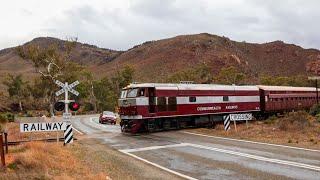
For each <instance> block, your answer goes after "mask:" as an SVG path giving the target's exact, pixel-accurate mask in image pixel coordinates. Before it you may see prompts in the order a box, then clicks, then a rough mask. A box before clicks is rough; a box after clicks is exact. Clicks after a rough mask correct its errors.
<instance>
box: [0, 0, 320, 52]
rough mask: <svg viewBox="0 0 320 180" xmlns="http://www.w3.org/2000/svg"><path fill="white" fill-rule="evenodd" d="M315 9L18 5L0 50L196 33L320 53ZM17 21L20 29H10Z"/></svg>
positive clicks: (285, 5) (181, 3)
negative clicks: (45, 42)
mask: <svg viewBox="0 0 320 180" xmlns="http://www.w3.org/2000/svg"><path fill="white" fill-rule="evenodd" d="M30 1H31V0H30ZM59 3H60V4H63V6H58V5H59ZM41 4H42V5H41ZM319 5H320V2H319V1H316V0H309V1H303V0H290V1H289V0H281V1H276V0H268V1H263V2H262V1H256V0H230V1H219V0H216V1H214V0H134V1H130V0H118V1H116V0H92V1H90V3H88V2H86V1H83V0H78V1H75V0H70V1H68V4H66V2H65V1H62V0H57V2H55V1H53V2H50V3H48V2H47V4H45V3H43V2H42V3H40V5H39V4H37V3H36V2H33V1H31V3H28V4H22V5H21V7H20V8H19V9H20V12H22V13H20V16H18V15H16V14H14V16H9V17H10V18H12V19H10V20H5V24H6V26H5V27H6V28H5V29H4V30H3V31H1V32H0V39H2V40H1V43H0V48H4V47H6V46H8V45H13V44H12V43H13V42H15V43H16V42H20V43H22V41H23V40H24V41H27V40H26V39H28V38H29V39H28V40H30V39H32V38H34V37H36V36H54V37H58V38H65V37H68V36H77V37H78V38H79V40H80V41H82V42H86V43H90V44H94V45H98V46H100V47H105V48H111V49H121V50H125V49H128V48H130V47H132V46H134V45H136V44H140V43H142V42H144V41H148V40H156V39H162V38H168V37H172V36H176V35H180V34H194V33H202V32H208V33H211V34H217V35H224V36H227V37H230V38H231V39H234V40H237V41H247V42H257V43H264V42H270V41H274V40H283V41H285V42H287V43H295V44H298V45H301V46H303V47H305V48H320V41H319V36H318V31H319V30H320V24H319V23H317V20H318V19H319V18H320V12H319V11H318V7H319ZM38 6H40V7H38ZM13 7H14V6H12V7H11V8H13ZM53 8H55V9H54V11H53V10H52V9H53ZM1 10H2V9H1V7H0V15H1ZM3 10H4V11H5V10H6V8H5V9H3ZM6 12H7V13H10V11H9V10H7V11H6ZM21 14H24V15H21ZM43 14H45V15H43ZM18 21H19V22H20V21H23V23H22V25H15V24H14V23H13V22H18ZM8 34H10V36H9V37H10V38H12V40H10V38H9V39H8ZM4 37H6V38H4Z"/></svg>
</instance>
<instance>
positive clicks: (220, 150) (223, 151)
mask: <svg viewBox="0 0 320 180" xmlns="http://www.w3.org/2000/svg"><path fill="white" fill-rule="evenodd" d="M186 146H191V147H195V148H200V149H206V150H210V151H216V152H220V153H225V154H230V155H235V156H240V157H245V158H250V159H254V160H259V161H265V162H270V163H276V164H281V165H287V166H293V167H299V168H305V169H310V170H315V171H320V167H319V166H314V165H309V164H304V163H298V162H293V161H285V160H280V159H273V158H267V157H263V156H257V155H252V154H247V153H241V152H236V151H231V150H226V149H220V148H214V147H210V146H203V145H199V144H193V143H180V144H171V145H163V146H149V147H144V148H133V149H123V150H119V151H121V152H123V153H126V154H130V153H132V152H138V151H149V150H156V149H164V148H172V147H186ZM131 155H132V154H131Z"/></svg>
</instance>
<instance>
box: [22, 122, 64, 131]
mask: <svg viewBox="0 0 320 180" xmlns="http://www.w3.org/2000/svg"><path fill="white" fill-rule="evenodd" d="M66 129H67V124H66V122H46V123H20V132H44V131H45V132H48V131H64V130H66Z"/></svg>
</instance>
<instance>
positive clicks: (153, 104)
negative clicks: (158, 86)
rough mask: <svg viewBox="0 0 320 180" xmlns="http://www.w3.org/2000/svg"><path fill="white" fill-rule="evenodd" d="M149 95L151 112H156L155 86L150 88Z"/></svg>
mask: <svg viewBox="0 0 320 180" xmlns="http://www.w3.org/2000/svg"><path fill="white" fill-rule="evenodd" d="M148 97H149V113H155V111H156V97H155V88H148Z"/></svg>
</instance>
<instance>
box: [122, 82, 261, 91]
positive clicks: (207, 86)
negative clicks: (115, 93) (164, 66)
mask: <svg viewBox="0 0 320 180" xmlns="http://www.w3.org/2000/svg"><path fill="white" fill-rule="evenodd" d="M139 87H154V88H156V89H168V90H175V89H176V90H178V89H179V90H232V91H233V90H238V91H258V90H259V89H258V87H257V86H247V85H246V86H237V85H221V84H180V83H177V84H173V83H141V84H130V85H129V86H127V87H126V88H125V89H128V88H139Z"/></svg>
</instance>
